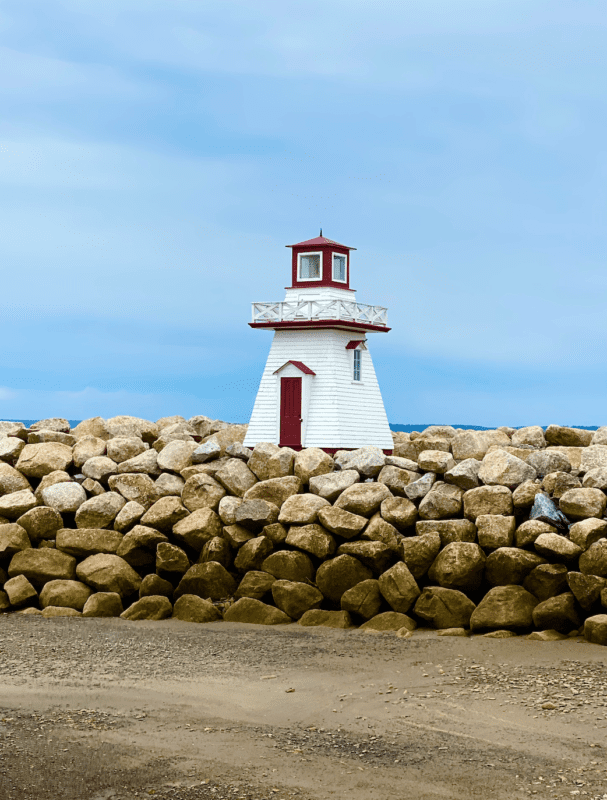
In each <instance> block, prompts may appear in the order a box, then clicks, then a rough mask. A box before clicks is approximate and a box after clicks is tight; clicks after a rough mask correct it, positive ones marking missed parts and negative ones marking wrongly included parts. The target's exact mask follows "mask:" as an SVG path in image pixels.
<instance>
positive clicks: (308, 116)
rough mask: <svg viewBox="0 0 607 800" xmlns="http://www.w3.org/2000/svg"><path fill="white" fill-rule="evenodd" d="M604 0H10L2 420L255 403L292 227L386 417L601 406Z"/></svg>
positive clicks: (492, 421)
mask: <svg viewBox="0 0 607 800" xmlns="http://www.w3.org/2000/svg"><path fill="white" fill-rule="evenodd" d="M606 28H607V12H606V9H605V4H604V2H599V1H598V0H597V2H593V0H585V2H579V0H538V1H537V2H531V3H530V2H529V0H507V1H505V2H503V1H502V0H403V2H401V3H395V2H393V0H392V2H384V0H375V2H373V3H369V2H368V0H365V1H364V2H362V1H359V0H322V2H312V1H311V0H304V1H303V2H293V3H283V2H266V1H265V0H256V2H248V1H246V2H245V1H244V0H233V2H229V3H228V2H225V0H223V1H220V2H206V1H204V0H200V1H199V0H170V1H169V0H145V2H144V0H104V2H103V3H92V2H91V1H90V0H86V1H84V0H64V1H63V2H60V1H59V0H28V1H27V2H23V0H19V1H17V0H5V2H3V3H2V4H0V108H1V112H0V341H1V342H2V346H1V348H0V418H38V417H43V416H51V415H60V416H65V417H68V418H70V419H79V418H83V417H87V416H93V415H97V414H99V415H101V416H111V415H114V414H119V413H129V414H136V415H141V416H144V417H148V418H152V419H155V418H158V417H160V416H163V415H168V414H175V413H177V414H183V415H185V416H186V417H187V416H190V415H193V414H208V415H210V416H213V417H219V418H222V419H228V420H234V421H247V420H248V416H249V414H250V411H251V408H252V404H253V400H254V396H255V391H256V388H257V383H258V380H259V376H260V374H261V370H262V368H263V365H264V363H265V358H266V356H267V352H268V349H269V346H270V336H271V334H268V333H267V332H261V331H254V330H252V329H250V328H249V327H248V326H247V322H248V321H249V319H250V303H251V301H253V300H280V299H283V295H284V286H286V285H287V282H288V275H289V252H290V251H288V250H286V249H285V247H284V245H286V244H290V243H292V242H296V241H300V240H302V239H306V238H309V237H311V236H315V235H316V234H317V232H318V228H319V226H320V225H322V227H323V231H324V233H325V235H327V236H329V237H331V238H334V239H337V240H338V241H341V242H345V243H346V244H348V245H352V246H354V247H357V248H358V249H357V251H356V253H355V254H354V257H353V260H352V274H353V285H354V287H355V288H356V289H357V290H358V298H359V300H361V301H363V302H372V303H376V304H381V305H386V306H388V308H389V319H390V324H391V326H392V331H391V333H389V334H388V335H383V334H382V335H379V334H378V335H376V336H373V337H372V338H371V340H370V349H371V352H372V355H373V358H374V361H375V365H376V371H377V374H378V377H379V380H380V384H381V386H382V391H383V395H384V402H385V405H386V409H387V412H388V417H389V419H390V421H391V422H393V423H423V422H426V423H444V422H455V423H462V424H478V425H502V424H510V425H525V424H544V425H545V424H549V423H552V422H555V423H560V424H581V425H600V424H606V423H607V404H606V402H605V401H606V398H607V314H606V313H605V298H606V296H607V269H606V259H605V255H606V251H607V247H606V244H607V241H606V240H607V234H606V226H605V209H606V200H607V150H606V146H605V141H606V137H605V130H606V129H607V114H606V95H605V89H604V84H605V74H607V63H606V62H607V54H606V48H605V33H606Z"/></svg>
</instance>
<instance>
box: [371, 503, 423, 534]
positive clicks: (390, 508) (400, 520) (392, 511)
mask: <svg viewBox="0 0 607 800" xmlns="http://www.w3.org/2000/svg"><path fill="white" fill-rule="evenodd" d="M379 509H380V514H381V515H382V517H383V518H384V519H385V520H386V522H389V523H390V525H394V527H395V528H397V529H398V530H399V531H406V530H407V528H410V527H411V526H412V525H414V524H415V521H416V519H417V508H416V506H415V504H414V503H412V502H411V500H408V499H407V498H406V497H386V499H385V500H382V503H381V505H380V507H379Z"/></svg>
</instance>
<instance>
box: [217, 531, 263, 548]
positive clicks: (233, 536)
mask: <svg viewBox="0 0 607 800" xmlns="http://www.w3.org/2000/svg"><path fill="white" fill-rule="evenodd" d="M222 535H223V537H224V539H225V540H226V542H228V544H229V545H230V547H233V548H234V549H235V550H238V549H239V548H240V547H242V546H243V544H245V542H248V541H250V540H251V539H253V538H255V534H254V533H253V532H252V531H249V530H247V529H246V528H243V527H242V525H226V526H225V528H224V529H223V534H222Z"/></svg>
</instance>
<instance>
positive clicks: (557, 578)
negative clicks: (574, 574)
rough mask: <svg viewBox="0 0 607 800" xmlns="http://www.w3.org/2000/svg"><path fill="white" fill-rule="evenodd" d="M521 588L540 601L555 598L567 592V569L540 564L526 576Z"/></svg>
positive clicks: (554, 565) (556, 565)
mask: <svg viewBox="0 0 607 800" xmlns="http://www.w3.org/2000/svg"><path fill="white" fill-rule="evenodd" d="M578 574H579V573H578ZM523 586H524V587H525V589H527V591H528V592H531V594H532V595H534V596H535V597H537V599H538V600H540V601H542V600H548V598H549V597H556V595H557V594H562V593H563V592H566V591H567V567H566V566H565V565H564V564H540V565H539V566H537V567H535V568H534V569H532V570H531V572H530V573H529V575H527V577H526V578H525V580H524V581H523Z"/></svg>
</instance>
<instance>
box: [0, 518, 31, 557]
mask: <svg viewBox="0 0 607 800" xmlns="http://www.w3.org/2000/svg"><path fill="white" fill-rule="evenodd" d="M31 546H32V545H31V542H30V539H29V536H28V535H27V531H26V530H25V528H22V527H21V525H18V524H17V523H16V522H6V523H4V524H3V525H0V558H5V557H6V556H14V555H15V553H18V552H19V551H20V550H27V549H28V547H31Z"/></svg>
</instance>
